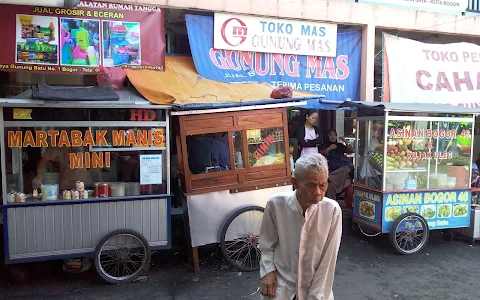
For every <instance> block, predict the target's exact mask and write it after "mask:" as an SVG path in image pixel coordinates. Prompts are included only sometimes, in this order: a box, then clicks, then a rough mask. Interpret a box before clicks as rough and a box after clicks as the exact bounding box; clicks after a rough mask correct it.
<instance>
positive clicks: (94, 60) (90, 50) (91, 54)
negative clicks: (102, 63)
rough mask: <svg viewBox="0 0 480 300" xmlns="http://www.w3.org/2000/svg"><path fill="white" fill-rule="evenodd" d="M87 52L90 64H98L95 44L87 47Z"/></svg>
mask: <svg viewBox="0 0 480 300" xmlns="http://www.w3.org/2000/svg"><path fill="white" fill-rule="evenodd" d="M87 54H88V64H89V65H90V66H97V65H98V60H97V56H96V55H95V48H94V47H93V46H89V47H88V48H87Z"/></svg>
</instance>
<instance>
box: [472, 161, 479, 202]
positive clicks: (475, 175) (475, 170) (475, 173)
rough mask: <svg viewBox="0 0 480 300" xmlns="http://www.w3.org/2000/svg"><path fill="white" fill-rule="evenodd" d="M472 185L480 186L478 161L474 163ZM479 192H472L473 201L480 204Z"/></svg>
mask: <svg viewBox="0 0 480 300" xmlns="http://www.w3.org/2000/svg"><path fill="white" fill-rule="evenodd" d="M470 187H472V188H480V174H479V172H478V165H477V164H476V163H472V180H471V184H470ZM478 194H479V193H472V203H477V204H480V203H479V202H480V201H479V200H480V199H479V197H478Z"/></svg>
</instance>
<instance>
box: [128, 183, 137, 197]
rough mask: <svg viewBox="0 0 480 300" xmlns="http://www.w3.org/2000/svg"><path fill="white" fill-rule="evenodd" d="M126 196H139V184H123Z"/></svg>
mask: <svg viewBox="0 0 480 300" xmlns="http://www.w3.org/2000/svg"><path fill="white" fill-rule="evenodd" d="M125 195H126V196H140V182H127V183H126V184H125Z"/></svg>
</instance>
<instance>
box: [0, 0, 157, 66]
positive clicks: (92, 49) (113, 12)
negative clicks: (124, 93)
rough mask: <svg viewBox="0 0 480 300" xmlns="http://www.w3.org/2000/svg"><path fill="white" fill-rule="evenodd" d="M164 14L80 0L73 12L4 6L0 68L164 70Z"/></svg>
mask: <svg viewBox="0 0 480 300" xmlns="http://www.w3.org/2000/svg"><path fill="white" fill-rule="evenodd" d="M163 22H164V20H163V10H161V9H160V8H156V7H149V6H142V5H133V4H115V3H103V2H95V1H81V2H80V4H79V5H78V6H77V8H72V9H67V8H54V7H40V6H23V5H2V10H1V11H0V26H1V27H2V28H3V38H2V48H1V49H0V70H3V71H21V70H24V71H34V72H35V71H37V72H50V73H76V74H89V73H96V72H98V71H99V66H105V67H113V66H121V67H127V68H132V69H153V70H163V69H164V67H165V35H164V24H163Z"/></svg>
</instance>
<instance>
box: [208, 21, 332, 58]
mask: <svg viewBox="0 0 480 300" xmlns="http://www.w3.org/2000/svg"><path fill="white" fill-rule="evenodd" d="M213 24H214V25H213V42H214V47H215V49H224V50H238V51H252V52H264V53H282V54H298V55H312V56H329V57H335V55H336V48H337V24H328V23H316V22H304V21H295V20H284V19H272V18H264V17H253V16H243V15H233V14H224V13H215V20H214V23H213Z"/></svg>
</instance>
